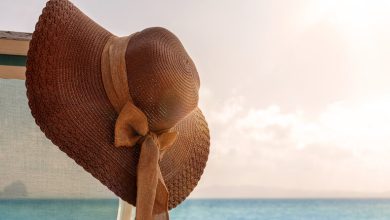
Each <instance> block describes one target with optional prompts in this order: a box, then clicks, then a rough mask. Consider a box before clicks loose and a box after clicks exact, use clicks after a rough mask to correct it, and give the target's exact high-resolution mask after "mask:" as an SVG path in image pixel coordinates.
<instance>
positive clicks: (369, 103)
mask: <svg viewBox="0 0 390 220" xmlns="http://www.w3.org/2000/svg"><path fill="white" fill-rule="evenodd" d="M208 97H209V98H210V97H212V95H211V94H209V95H208ZM389 100H390V97H378V98H377V99H375V100H374V99H366V100H358V101H356V100H344V101H338V102H334V103H330V104H328V105H327V106H326V108H324V109H323V111H321V112H320V113H319V114H318V116H317V117H313V116H312V115H310V114H307V113H306V112H304V111H303V110H301V109H296V110H295V111H284V109H282V108H281V107H280V106H278V105H270V106H268V107H265V108H250V109H247V108H245V107H244V106H246V104H247V102H248V100H246V99H245V98H244V97H241V96H232V97H230V99H227V100H226V101H224V102H223V103H219V105H214V106H213V108H209V109H207V112H206V114H207V115H206V116H207V119H208V120H209V124H210V127H211V133H212V136H211V138H212V141H211V144H212V145H211V154H210V159H209V162H208V167H207V168H206V173H205V175H204V179H202V180H201V184H200V185H201V187H200V189H197V190H196V191H195V193H194V194H193V196H195V197H196V196H199V195H206V194H205V193H206V191H207V193H210V191H208V190H206V189H209V188H208V187H211V186H212V185H220V186H224V187H225V188H226V187H232V188H231V189H232V190H233V189H235V190H236V189H238V188H239V186H241V185H254V186H258V187H266V188H267V187H271V188H272V187H276V188H287V189H294V190H313V191H327V192H329V193H332V192H335V191H337V192H339V191H351V190H352V191H363V192H378V191H387V190H389V187H388V185H389V184H390V178H389V177H384V173H385V172H388V171H390V163H388V162H386V161H387V155H389V154H390V148H389V143H390V142H389V140H388V135H387V133H386V131H389V130H390V123H389V122H390V116H389V115H388V112H390V104H388V103H389ZM207 101H208V99H207V98H206V102H207ZM217 188H218V187H217ZM202 189H205V191H204V192H203V191H202ZM233 194H240V193H239V192H237V193H233ZM216 195H221V193H218V192H217V191H216ZM329 196H331V195H329Z"/></svg>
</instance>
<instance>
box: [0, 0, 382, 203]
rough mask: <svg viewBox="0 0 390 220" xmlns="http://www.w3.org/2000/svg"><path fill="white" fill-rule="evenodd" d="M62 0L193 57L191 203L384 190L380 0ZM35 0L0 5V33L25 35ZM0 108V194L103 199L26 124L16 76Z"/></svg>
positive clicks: (6, 84)
mask: <svg viewBox="0 0 390 220" xmlns="http://www.w3.org/2000/svg"><path fill="white" fill-rule="evenodd" d="M72 2H73V3H74V4H75V5H76V6H77V7H79V8H80V9H81V10H82V11H83V12H84V13H86V14H87V15H88V16H90V17H91V18H92V19H93V20H95V21H96V22H97V23H99V24H101V25H102V26H103V27H105V28H106V29H108V30H109V31H111V32H112V33H114V34H116V35H118V36H124V35H129V34H131V33H133V32H136V31H140V30H142V29H144V28H147V27H152V26H162V27H165V28H167V29H169V30H171V31H172V32H173V33H175V34H176V35H177V36H178V37H179V39H180V40H181V41H182V43H183V45H184V47H185V48H186V50H187V52H188V53H189V54H190V56H191V57H192V59H193V60H194V62H195V64H196V66H197V70H198V72H199V75H200V79H201V89H200V101H199V105H200V106H201V109H202V110H203V112H204V114H205V116H206V119H207V120H208V123H209V126H210V132H211V148H210V150H211V151H210V156H209V160H208V163H207V167H206V169H205V173H204V175H203V176H202V179H201V181H200V182H199V184H198V186H197V188H196V189H195V191H194V192H193V193H192V194H191V196H190V197H191V198H197V197H307V196H314V197H316V196H317V197H318V196H324V197H338V196H348V197H352V196H376V197H378V196H390V193H389V192H390V175H388V173H389V172H390V162H389V161H390V160H389V159H388V156H389V155H390V139H389V137H390V135H389V133H390V123H389V122H390V116H389V114H388V112H390V95H389V94H390V86H388V85H389V84H390V75H389V74H388V72H389V70H390V63H389V62H388V60H389V58H390V52H389V51H390V29H388V27H389V25H390V14H389V13H388V11H389V10H390V2H388V1H379V0H378V1H362V0H344V1H343V0H337V1H332V0H311V1H304V0H294V1H288V0H275V1H259V0H247V1H238V0H236V1H225V0H224V1H222V0H220V1H206V0H201V1H179V0H177V1H172V0H169V1H150V0H146V1H129V0H118V1H115V4H108V3H107V1H103V0H96V1H93V2H91V1H81V0H77V1H76V0H75V1H72ZM44 4H45V1H42V0H39V1H38V0H34V1H33V0H12V1H11V0H2V7H1V8H0V18H1V19H0V29H2V30H12V31H23V32H32V31H33V29H34V25H35V23H36V21H37V19H38V16H39V14H40V12H41V10H42V8H43V6H44ZM10 97H13V98H10ZM3 103H5V104H3ZM0 105H1V109H0V116H1V117H0V122H1V130H0V161H2V160H4V158H6V159H8V161H11V159H9V158H13V159H12V160H14V161H20V160H22V161H23V163H6V164H5V165H4V164H2V165H1V167H0V175H1V176H5V178H0V191H1V189H2V188H3V187H6V186H8V185H9V184H12V183H13V182H16V183H18V184H19V185H20V181H21V182H23V183H24V184H25V185H26V187H27V191H28V193H29V195H31V196H70V197H73V196H75V197H77V196H102V195H105V196H106V195H109V196H110V195H111V194H110V193H109V192H107V190H106V189H105V188H104V187H103V186H101V185H100V184H99V183H98V182H97V181H96V180H94V179H93V178H92V177H91V176H90V175H88V174H85V173H84V172H83V170H82V169H81V168H79V167H78V166H77V165H75V163H74V162H73V161H71V160H69V159H68V158H67V157H66V156H65V155H64V154H62V153H61V152H60V151H59V150H58V149H57V148H56V147H55V146H52V144H51V143H50V141H48V140H46V139H45V138H44V136H43V134H41V132H40V131H39V129H38V128H36V126H35V125H34V124H33V119H32V118H31V116H30V115H29V110H28V107H27V105H26V98H25V89H24V84H23V82H22V81H17V80H0ZM4 124H5V125H6V126H3V125H4ZM22 125H23V126H22ZM20 126H21V127H23V129H20ZM5 127H7V128H10V129H5ZM10 135H11V136H12V135H13V137H15V139H18V140H17V141H15V140H10V138H6V137H9V136H10ZM21 136H22V137H21ZM27 143H28V144H27ZM26 144H27V145H30V146H29V148H32V149H33V150H32V151H31V152H29V153H27V152H25V150H26ZM50 156H53V157H54V158H56V159H55V160H53V159H48V158H50ZM10 170H13V171H14V172H10ZM64 181H69V184H60V186H65V185H66V186H65V188H63V187H62V188H60V187H59V186H58V185H56V183H63V182H64ZM43 186H45V187H43ZM91 186H93V187H91Z"/></svg>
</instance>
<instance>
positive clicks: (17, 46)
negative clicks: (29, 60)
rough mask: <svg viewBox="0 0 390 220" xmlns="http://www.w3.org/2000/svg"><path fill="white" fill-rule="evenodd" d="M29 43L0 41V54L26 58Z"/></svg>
mask: <svg viewBox="0 0 390 220" xmlns="http://www.w3.org/2000/svg"><path fill="white" fill-rule="evenodd" d="M29 44H30V41H24V40H7V39H0V54H9V55H22V56H26V55H27V51H28V47H29Z"/></svg>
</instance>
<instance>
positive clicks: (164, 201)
mask: <svg viewBox="0 0 390 220" xmlns="http://www.w3.org/2000/svg"><path fill="white" fill-rule="evenodd" d="M131 36H132V35H131ZM131 36H127V37H111V38H110V39H109V40H108V41H107V43H106V45H105V47H104V50H103V53H102V58H101V70H102V80H103V84H104V89H105V91H106V94H107V96H108V98H109V100H110V102H111V104H112V105H113V106H114V108H115V110H116V111H117V112H118V113H119V116H118V118H117V120H116V123H115V146H116V147H134V146H135V145H137V144H139V145H140V146H141V152H140V157H139V161H138V165H137V199H136V207H137V212H136V219H145V220H152V219H161V220H164V219H169V215H168V199H169V192H168V189H167V187H166V185H165V182H164V179H163V176H162V174H161V170H160V166H159V161H160V160H161V159H162V157H163V155H164V152H166V151H167V150H168V149H169V148H170V147H171V146H172V145H173V143H174V142H175V140H176V138H177V132H169V131H166V132H161V133H158V134H156V133H154V132H152V131H150V130H149V127H148V120H147V117H146V115H145V114H144V113H143V112H142V111H141V110H140V109H139V108H137V107H136V106H135V105H134V104H133V102H132V99H131V97H130V93H129V87H128V81H127V70H126V59H125V53H126V48H127V44H128V43H129V41H130V39H131Z"/></svg>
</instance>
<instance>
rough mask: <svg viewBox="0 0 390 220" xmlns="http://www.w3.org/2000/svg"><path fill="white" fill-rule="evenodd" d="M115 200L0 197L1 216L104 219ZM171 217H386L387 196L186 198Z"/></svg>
mask: <svg viewBox="0 0 390 220" xmlns="http://www.w3.org/2000/svg"><path fill="white" fill-rule="evenodd" d="M117 205H118V201H117V200H112V199H104V200H55V199H52V200H33V199H23V200H0V219H1V220H3V219H4V220H16V219H18V220H19V219H21V220H38V219H39V220H41V219H59V220H72V219H83V220H103V219H104V220H107V219H113V220H115V218H116V211H117ZM170 216H171V219H173V220H175V219H199V220H207V219H213V220H222V219H266V220H282V219H283V220H295V219H297V220H298V219H299V220H305V219H313V220H341V219H342V220H361V219H370V220H374V219H386V220H389V219H390V200H381V199H377V200H376V199H365V200H348V199H343V200H339V199H337V200H336V199H251V200H249V199H248V200H245V199H243V200H237V199H236V200H217V199H208V200H201V199H199V200H186V201H185V202H184V203H183V204H181V205H180V206H179V207H177V208H176V209H173V210H172V211H171V212H170Z"/></svg>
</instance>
